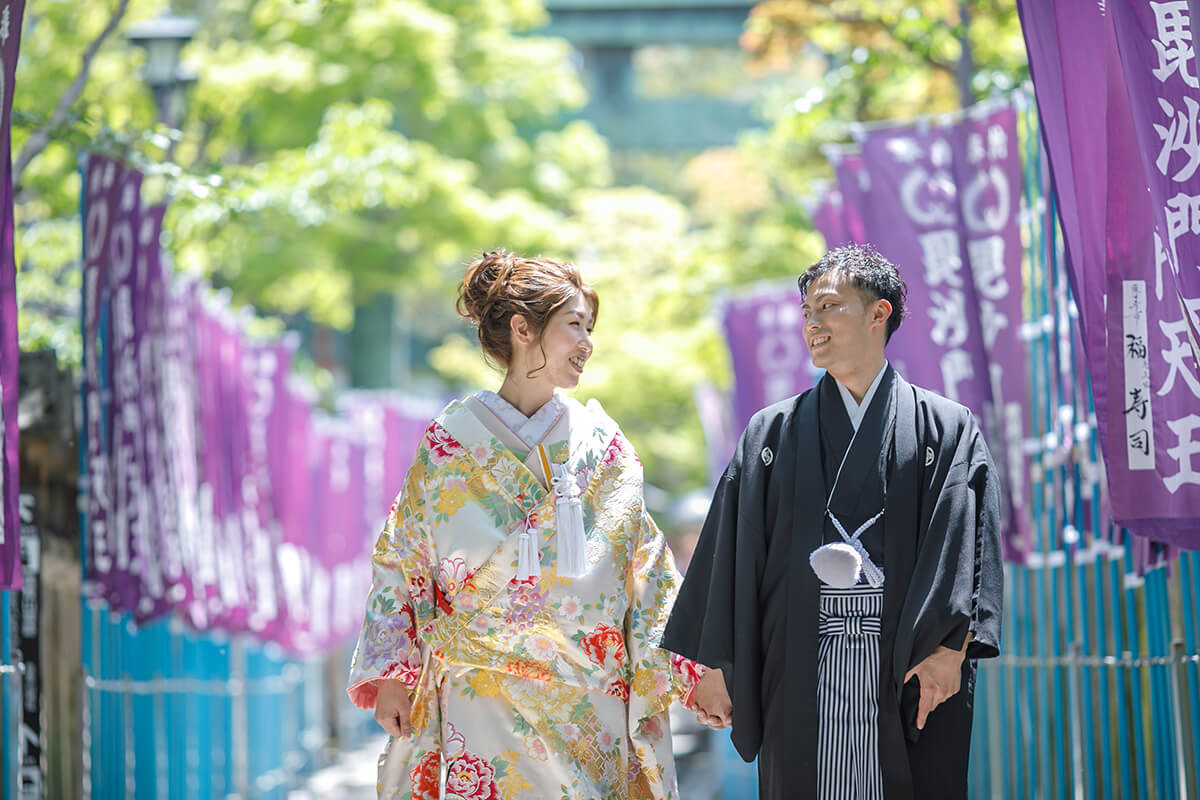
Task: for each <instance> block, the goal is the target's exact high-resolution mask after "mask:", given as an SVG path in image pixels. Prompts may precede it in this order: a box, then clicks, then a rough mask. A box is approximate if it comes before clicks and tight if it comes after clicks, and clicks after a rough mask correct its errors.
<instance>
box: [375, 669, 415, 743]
mask: <svg viewBox="0 0 1200 800" xmlns="http://www.w3.org/2000/svg"><path fill="white" fill-rule="evenodd" d="M376 686H377V688H378V690H379V694H378V695H377V696H376V697H375V721H376V722H378V723H379V725H380V727H382V728H383V729H384V730H385V731H387V732H388V733H390V734H391V735H392V736H400V737H403V736H408V735H409V734H411V733H412V702H411V701H410V700H409V699H408V689H407V687H405V685H404V683H403V682H402V681H397V680H381V681H379V682H378V683H377V684H376Z"/></svg>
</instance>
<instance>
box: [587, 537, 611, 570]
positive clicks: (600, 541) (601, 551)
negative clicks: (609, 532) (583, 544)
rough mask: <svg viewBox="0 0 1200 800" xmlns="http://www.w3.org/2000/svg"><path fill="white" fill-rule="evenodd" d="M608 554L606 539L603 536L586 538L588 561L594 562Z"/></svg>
mask: <svg viewBox="0 0 1200 800" xmlns="http://www.w3.org/2000/svg"><path fill="white" fill-rule="evenodd" d="M606 555H608V539H606V538H605V537H603V536H595V537H592V538H590V539H588V545H587V557H588V561H589V562H590V563H592V564H595V563H596V562H597V561H600V560H602V559H603V558H604V557H605V556H606Z"/></svg>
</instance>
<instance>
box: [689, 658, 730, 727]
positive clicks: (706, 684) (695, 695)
mask: <svg viewBox="0 0 1200 800" xmlns="http://www.w3.org/2000/svg"><path fill="white" fill-rule="evenodd" d="M692 711H694V712H695V713H696V719H698V720H700V724H702V725H707V726H708V727H710V728H712V729H713V730H715V731H719V730H722V729H724V728H727V727H728V726H730V725H732V724H733V701H732V700H730V699H729V692H728V691H726V689H725V676H724V675H722V674H721V670H719V669H710V670H709V671H708V672H706V673H704V675H703V677H701V678H700V680H699V681H697V682H696V689H695V691H693V692H692Z"/></svg>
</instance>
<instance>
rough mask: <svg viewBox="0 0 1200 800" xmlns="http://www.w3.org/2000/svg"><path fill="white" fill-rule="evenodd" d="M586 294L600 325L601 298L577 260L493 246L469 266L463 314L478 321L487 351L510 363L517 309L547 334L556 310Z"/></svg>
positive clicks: (463, 289)
mask: <svg viewBox="0 0 1200 800" xmlns="http://www.w3.org/2000/svg"><path fill="white" fill-rule="evenodd" d="M580 293H582V294H583V296H584V297H585V298H586V299H587V301H588V302H589V303H590V304H591V306H592V323H593V324H595V320H596V317H598V316H599V314H600V298H599V297H598V296H597V295H596V291H595V290H594V289H593V288H592V287H590V286H588V285H587V284H586V283H584V282H583V278H581V277H580V276H579V270H578V269H576V268H575V265H574V264H572V263H570V262H568V261H558V260H556V259H553V258H545V257H543V256H537V257H536V258H524V257H522V256H518V255H515V254H513V253H510V252H509V251H507V250H492V251H489V252H487V253H484V254H483V255H482V256H480V257H479V258H477V259H475V261H474V262H472V264H471V265H470V266H469V267H467V273H466V275H464V276H463V281H462V285H461V286H459V288H458V313H459V314H461V315H462V316H464V317H466V318H467V319H469V320H470V321H471V322H472V323H473V324H474V325H475V327H476V329H477V330H478V332H479V345H480V346H481V347H482V348H483V352H484V354H485V355H487V356H488V357H489V358H491V359H492V360H494V361H495V362H496V363H498V364H499V365H500V366H502V367H505V368H507V367H508V366H509V364H510V363H511V362H512V336H511V332H510V328H509V325H510V320H511V319H512V316H513V314H520V315H521V316H523V317H524V318H525V319H526V320H527V321H528V322H529V327H530V328H531V329H532V330H533V333H534V336H536V337H538V338H541V334H542V331H543V330H545V328H546V323H548V322H549V321H550V317H551V316H553V315H554V312H555V311H557V310H558V309H559V308H560V307H561V306H563V305H564V304H566V303H569V302H570V301H571V300H572V299H574V298H575V296H576V295H577V294H580ZM535 372H536V370H535Z"/></svg>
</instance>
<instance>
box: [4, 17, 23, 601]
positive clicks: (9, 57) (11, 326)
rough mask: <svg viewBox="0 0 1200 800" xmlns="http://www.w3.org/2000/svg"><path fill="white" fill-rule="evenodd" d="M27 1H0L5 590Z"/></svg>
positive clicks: (12, 507) (9, 573) (11, 575)
mask: <svg viewBox="0 0 1200 800" xmlns="http://www.w3.org/2000/svg"><path fill="white" fill-rule="evenodd" d="M24 15H25V0H7V2H3V3H0V60H2V61H3V65H2V70H0V81H2V83H0V226H2V227H3V241H0V590H5V589H20V588H21V550H20V539H21V521H20V518H19V516H18V513H17V512H18V506H17V498H18V494H19V493H20V485H21V484H20V476H19V475H18V469H19V466H20V459H19V451H18V436H19V435H20V431H19V429H18V428H17V404H18V395H19V387H18V385H17V364H18V359H19V358H20V353H19V348H18V345H17V261H16V254H15V252H14V251H13V233H14V230H13V186H12V159H11V150H12V87H13V84H14V82H15V78H16V73H17V52H18V50H19V49H20V45H21V21H22V19H23V18H24Z"/></svg>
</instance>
